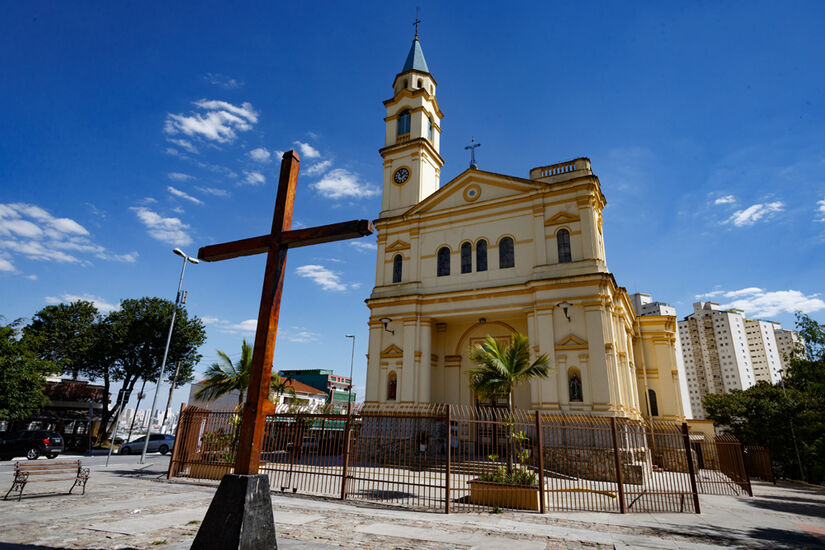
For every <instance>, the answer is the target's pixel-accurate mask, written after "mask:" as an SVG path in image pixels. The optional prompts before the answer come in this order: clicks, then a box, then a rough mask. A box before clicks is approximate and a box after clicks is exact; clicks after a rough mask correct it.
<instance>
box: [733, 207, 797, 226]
mask: <svg viewBox="0 0 825 550" xmlns="http://www.w3.org/2000/svg"><path fill="white" fill-rule="evenodd" d="M784 209H785V205H784V203H782V202H779V201H776V202H768V203H757V204H754V205H751V206H749V207H748V208H746V209H744V210H737V211H736V212H734V213H733V215H732V216H731V217H730V218H729V219H728V222H729V223H732V224H733V225H735V226H736V227H743V226H746V225H753V224H755V223H756V222H758V221H759V220H762V219H766V220H767V219H769V218H770V217H772V215H773V214H776V213H778V212H782V211H783V210H784Z"/></svg>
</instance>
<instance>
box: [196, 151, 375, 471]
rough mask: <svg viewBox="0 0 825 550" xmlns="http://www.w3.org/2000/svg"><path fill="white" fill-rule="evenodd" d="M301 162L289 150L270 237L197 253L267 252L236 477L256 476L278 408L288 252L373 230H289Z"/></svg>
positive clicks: (222, 256) (353, 224)
mask: <svg viewBox="0 0 825 550" xmlns="http://www.w3.org/2000/svg"><path fill="white" fill-rule="evenodd" d="M299 164H300V160H299V158H298V154H297V153H295V151H287V152H286V153H285V154H284V157H283V160H282V161H281V175H280V180H279V181H278V194H277V196H276V199H275V213H274V214H273V217H272V229H271V231H270V232H269V234H268V235H261V236H260V237H252V238H249V239H242V240H239V241H232V242H228V243H223V244H214V245H211V246H205V247H203V248H201V249H200V250H199V251H198V258H199V259H201V260H205V261H207V262H214V261H219V260H228V259H229V258H238V257H240V256H250V255H252V254H262V253H266V270H265V271H264V284H263V291H262V293H261V306H260V309H259V310H258V325H257V328H256V331H255V347H254V350H253V352H252V365H251V372H250V375H249V389H248V391H247V393H246V403H245V404H244V407H243V412H242V417H241V433H240V437H239V439H238V451H237V455H236V459H235V473H236V474H257V473H258V466H259V463H260V458H261V443H262V440H263V433H264V425H265V422H266V416H267V414H272V413H273V412H274V411H275V405H274V404H273V403H272V402H271V401H269V379H270V376H271V374H272V358H273V355H274V352H275V335H276V333H277V331H278V312H279V309H280V305H281V291H282V289H283V284H284V265H285V264H286V253H287V250H288V249H290V248H297V247H299V246H308V245H312V244H320V243H328V242H333V241H340V240H344V239H352V238H357V237H364V236H367V235H371V234H372V232H373V226H372V223H370V222H369V221H368V220H353V221H349V222H343V223H335V224H330V225H322V226H318V227H307V228H304V229H296V230H290V227H291V226H292V207H293V203H294V201H295V187H296V185H297V183H298V168H299Z"/></svg>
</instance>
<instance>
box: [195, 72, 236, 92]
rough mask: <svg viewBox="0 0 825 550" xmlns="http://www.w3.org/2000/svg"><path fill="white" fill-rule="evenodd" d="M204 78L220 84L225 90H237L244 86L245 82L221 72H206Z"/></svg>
mask: <svg viewBox="0 0 825 550" xmlns="http://www.w3.org/2000/svg"><path fill="white" fill-rule="evenodd" d="M203 78H204V80H206V81H207V82H209V83H210V84H214V85H215V86H220V87H221V88H223V89H225V90H235V89H238V88H240V87H241V86H243V82H241V81H240V80H237V79H234V78H229V77H228V76H226V75H222V74H220V73H206V75H205V76H204V77H203Z"/></svg>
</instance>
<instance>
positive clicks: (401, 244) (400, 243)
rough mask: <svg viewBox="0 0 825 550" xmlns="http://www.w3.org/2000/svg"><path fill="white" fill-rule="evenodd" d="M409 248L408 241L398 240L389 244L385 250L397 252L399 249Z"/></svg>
mask: <svg viewBox="0 0 825 550" xmlns="http://www.w3.org/2000/svg"><path fill="white" fill-rule="evenodd" d="M409 248H410V243H407V242H404V241H401V240H398V241H395V242H394V243H392V244H391V245H389V246H388V247H387V248H386V251H387V252H399V251H401V250H408V249H409Z"/></svg>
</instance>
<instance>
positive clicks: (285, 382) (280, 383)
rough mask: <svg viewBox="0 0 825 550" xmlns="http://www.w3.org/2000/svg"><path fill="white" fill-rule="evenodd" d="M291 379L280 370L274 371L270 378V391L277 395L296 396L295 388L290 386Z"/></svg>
mask: <svg viewBox="0 0 825 550" xmlns="http://www.w3.org/2000/svg"><path fill="white" fill-rule="evenodd" d="M291 381H292V379H291V378H288V377H285V376H281V373H279V372H273V373H272V377H271V378H270V379H269V391H270V392H272V393H273V394H274V395H276V396H279V395H284V394H286V395H289V396H290V397H295V390H293V389H292V388H291V387H290V386H289V383H290V382H291Z"/></svg>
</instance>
